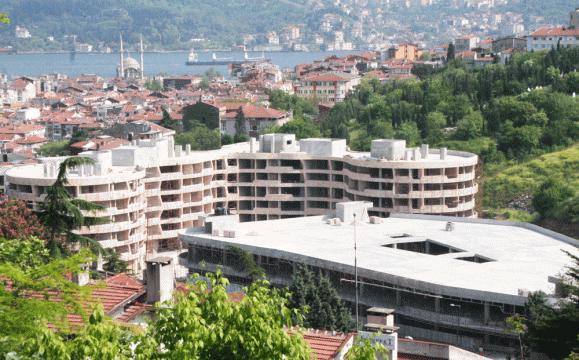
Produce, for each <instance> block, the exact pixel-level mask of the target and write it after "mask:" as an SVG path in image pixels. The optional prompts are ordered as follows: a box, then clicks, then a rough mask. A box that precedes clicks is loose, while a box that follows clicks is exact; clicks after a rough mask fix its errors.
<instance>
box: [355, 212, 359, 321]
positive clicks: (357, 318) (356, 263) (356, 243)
mask: <svg viewBox="0 0 579 360" xmlns="http://www.w3.org/2000/svg"><path fill="white" fill-rule="evenodd" d="M356 235H357V234H356V214H354V287H355V292H356V332H358V331H359V330H360V319H359V315H358V308H359V306H358V241H357V239H356Z"/></svg>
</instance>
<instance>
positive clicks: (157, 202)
mask: <svg viewBox="0 0 579 360" xmlns="http://www.w3.org/2000/svg"><path fill="white" fill-rule="evenodd" d="M80 156H86V157H90V158H93V159H94V160H95V164H94V165H92V166H85V167H83V168H80V169H75V170H74V171H71V172H70V174H69V184H68V187H69V191H70V192H71V193H72V194H73V195H74V196H76V197H79V198H82V199H85V200H89V201H92V202H96V203H98V204H100V205H102V206H103V207H104V210H103V211H102V212H101V213H99V214H98V215H99V216H104V217H108V218H109V219H110V223H108V224H103V225H95V226H91V227H83V228H82V229H80V230H79V233H82V234H84V235H87V236H91V237H94V238H95V239H97V240H98V241H100V242H101V244H102V245H103V247H105V248H114V249H116V250H117V251H118V252H119V253H120V254H121V258H122V259H123V260H125V261H128V262H129V263H130V266H131V268H132V269H133V270H135V271H138V272H140V271H141V270H142V266H143V264H144V260H145V259H146V258H147V257H148V256H153V255H156V254H158V253H163V252H169V251H175V250H179V248H180V243H179V241H178V239H177V236H178V233H179V232H180V231H182V230H183V229H187V228H191V227H198V226H201V225H202V223H203V219H204V217H205V216H206V215H208V214H212V213H213V212H214V210H215V209H218V208H220V209H224V210H223V211H229V212H231V213H238V214H239V217H240V219H241V221H255V220H273V219H282V218H289V217H301V216H309V215H321V214H326V213H327V212H328V211H332V210H333V209H335V208H336V204H338V203H340V202H344V201H368V202H371V203H372V207H371V208H370V213H371V214H372V215H377V216H387V215H388V214H389V213H391V212H392V213H394V212H403V213H417V214H434V215H449V216H462V217H475V216H476V212H475V209H474V208H475V195H476V193H477V191H478V186H477V184H476V182H475V167H476V165H477V162H478V158H477V156H476V155H474V154H470V153H464V152H455V151H447V150H446V149H444V148H443V149H436V150H433V149H429V148H428V146H427V145H424V146H423V147H422V148H415V149H407V148H406V146H405V142H404V141H403V140H376V141H374V142H373V144H372V152H371V153H356V152H350V151H348V149H347V148H346V142H345V140H336V139H305V140H301V141H300V142H299V143H298V142H296V140H295V136H294V135H282V134H270V135H263V136H262V137H261V140H260V141H259V142H257V141H256V140H252V141H250V142H248V143H240V144H234V145H229V146H224V147H223V148H221V149H219V150H212V151H197V152H195V151H191V150H190V147H185V148H183V147H181V146H175V145H174V140H173V137H172V136H170V135H169V136H163V135H162V134H161V133H160V132H159V133H153V134H151V136H150V138H149V139H142V140H136V141H134V142H133V143H132V144H131V145H127V146H122V147H119V148H116V149H113V150H108V151H94V152H85V153H81V154H80ZM61 161H62V159H59V158H46V159H42V162H43V163H42V164H36V165H26V166H20V167H16V168H14V169H11V170H8V171H7V173H6V175H5V182H6V192H7V195H8V196H10V197H14V198H19V199H22V200H25V201H27V202H28V203H29V204H30V205H31V206H37V205H38V204H39V203H40V202H42V201H43V200H44V197H45V195H44V193H45V190H46V187H47V186H50V185H51V184H52V183H53V182H54V180H55V177H56V174H57V171H58V165H59V163H60V162H61Z"/></svg>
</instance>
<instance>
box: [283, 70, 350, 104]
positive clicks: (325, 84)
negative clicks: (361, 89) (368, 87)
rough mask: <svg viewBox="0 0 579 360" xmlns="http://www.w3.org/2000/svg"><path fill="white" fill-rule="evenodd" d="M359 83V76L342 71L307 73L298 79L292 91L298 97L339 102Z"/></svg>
mask: <svg viewBox="0 0 579 360" xmlns="http://www.w3.org/2000/svg"><path fill="white" fill-rule="evenodd" d="M359 84H360V77H359V76H357V75H354V74H350V73H344V72H328V73H314V74H308V75H306V76H304V77H303V78H302V79H300V81H299V83H298V84H297V86H296V88H295V90H294V92H295V94H296V95H298V96H300V97H306V98H316V99H318V100H320V101H321V102H331V103H336V102H341V101H344V99H345V98H346V95H348V93H349V92H350V91H352V90H353V89H354V88H355V87H356V86H358V85H359Z"/></svg>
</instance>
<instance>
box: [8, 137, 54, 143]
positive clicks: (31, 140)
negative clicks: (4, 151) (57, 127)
mask: <svg viewBox="0 0 579 360" xmlns="http://www.w3.org/2000/svg"><path fill="white" fill-rule="evenodd" d="M47 141H48V140H47V139H46V138H44V137H42V136H29V137H27V138H24V139H18V140H16V143H17V144H20V145H32V144H42V143H45V142H47Z"/></svg>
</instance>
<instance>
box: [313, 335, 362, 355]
mask: <svg viewBox="0 0 579 360" xmlns="http://www.w3.org/2000/svg"><path fill="white" fill-rule="evenodd" d="M353 336H354V334H341V333H340V334H336V335H332V334H328V333H324V332H320V333H317V332H313V331H308V332H305V333H304V340H305V341H306V342H307V343H308V345H309V346H310V348H311V349H312V358H313V359H317V360H333V359H334V358H335V357H336V355H337V354H338V353H339V352H340V350H342V348H343V347H344V346H345V345H346V344H347V343H348V342H349V341H350V340H351V339H352V338H353Z"/></svg>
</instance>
